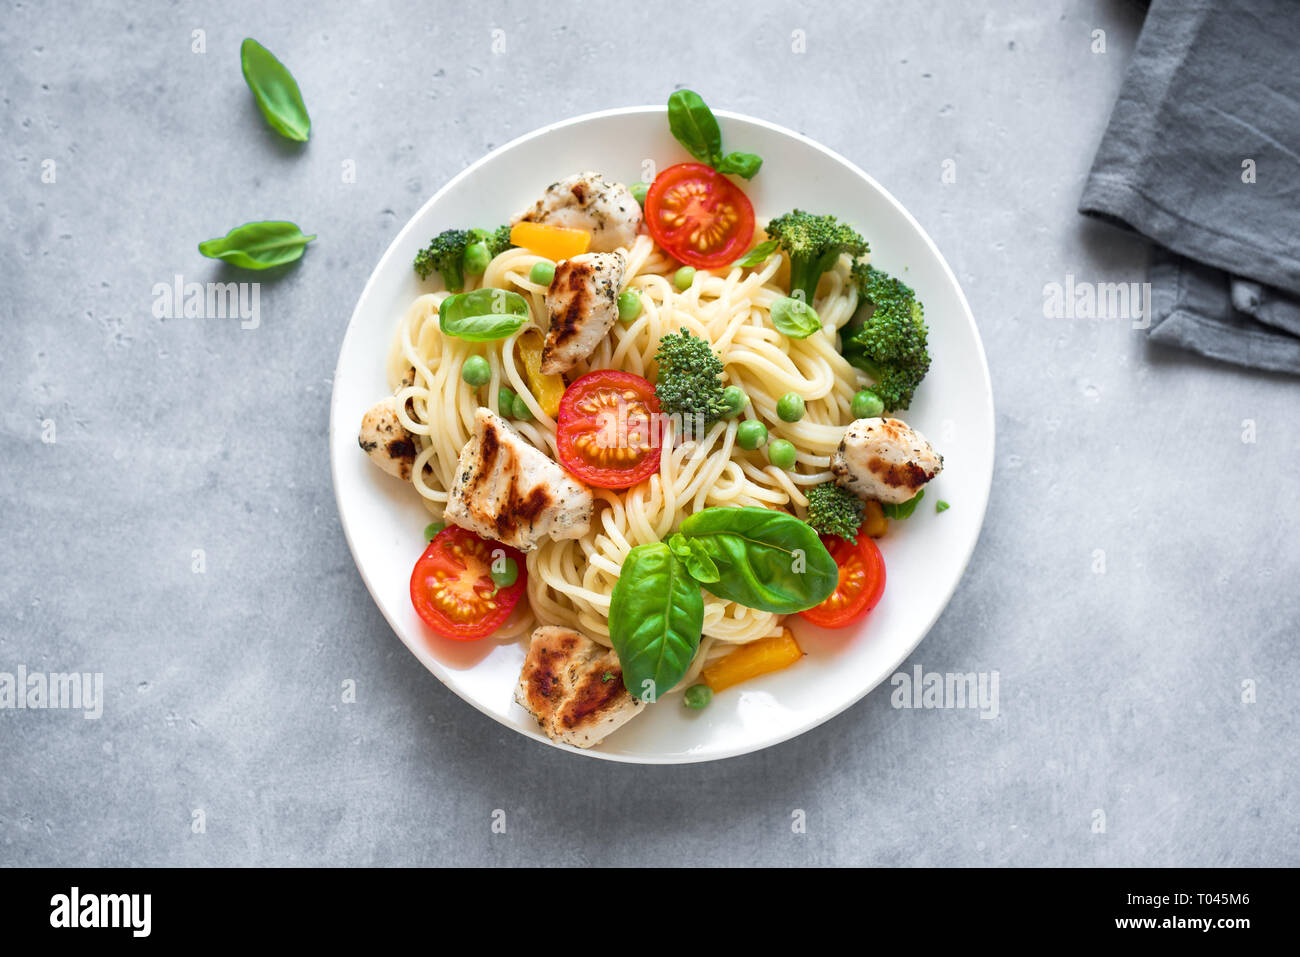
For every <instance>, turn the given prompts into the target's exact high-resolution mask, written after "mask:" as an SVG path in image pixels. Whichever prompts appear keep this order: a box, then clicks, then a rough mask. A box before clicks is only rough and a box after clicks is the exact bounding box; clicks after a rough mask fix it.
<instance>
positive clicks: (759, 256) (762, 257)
mask: <svg viewBox="0 0 1300 957" xmlns="http://www.w3.org/2000/svg"><path fill="white" fill-rule="evenodd" d="M779 245H780V243H778V242H777V241H776V240H775V239H769V240H766V241H765V242H761V243H759V244H758V245H757V246H755V247H754V248H753V249H751V250H750V251H749V252H747V253H745V255H743V256H741V257H740V258H739V259H737V260H736V261H735V262H734V263H732V264H731V265H733V266H740V267H741V268H745V267H748V266H757V265H759V264H761V263H765V262H767V259H768V257H769V256H771V255H772V253H774V252H776V247H777V246H779Z"/></svg>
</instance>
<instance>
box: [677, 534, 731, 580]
mask: <svg viewBox="0 0 1300 957" xmlns="http://www.w3.org/2000/svg"><path fill="white" fill-rule="evenodd" d="M668 548H669V550H670V551H672V553H673V554H674V555H676V556H677V557H678V558H680V559H681V560H682V564H683V565H685V566H686V570H687V571H688V572H690V575H691V577H692V578H694V579H695V580H696V581H697V582H699V583H700V584H701V585H705V584H711V583H712V582H715V581H717V580H718V579H719V578H721V577H722V574H721V572H719V571H718V566H717V563H716V562H714V560H713V559H712V558H711V557H710V556H709V550H708V549H707V548H706V547H705V546H704V543H703V542H701V541H698V540H697V539H694V538H687V537H686V536H685V535H683V534H682V533H681V532H677V533H676V534H674V535H671V536H669V538H668Z"/></svg>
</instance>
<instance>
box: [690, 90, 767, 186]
mask: <svg viewBox="0 0 1300 957" xmlns="http://www.w3.org/2000/svg"><path fill="white" fill-rule="evenodd" d="M668 128H669V129H670V130H672V133H673V136H675V137H676V138H677V142H679V143H681V144H682V148H683V149H685V150H686V152H688V153H690V154H691V155H692V156H694V157H695V158H696V159H697V160H699V161H700V162H701V163H705V164H707V165H709V166H712V167H713V168H714V169H716V170H717V171H718V172H719V173H735V174H736V175H737V176H743V177H744V178H745V179H753V178H754V174H755V173H757V172H758V170H759V167H761V166H762V165H763V160H762V158H761V157H759V156H756V155H755V154H753V153H727V154H726V155H725V156H724V155H723V153H722V130H721V129H719V127H718V118H717V117H716V116H714V115H713V111H712V110H711V109H709V107H708V104H707V103H705V102H704V100H703V98H701V96H700V95H699V94H698V93H696V92H694V91H693V90H678V91H676V92H675V93H673V94H672V96H670V97H668Z"/></svg>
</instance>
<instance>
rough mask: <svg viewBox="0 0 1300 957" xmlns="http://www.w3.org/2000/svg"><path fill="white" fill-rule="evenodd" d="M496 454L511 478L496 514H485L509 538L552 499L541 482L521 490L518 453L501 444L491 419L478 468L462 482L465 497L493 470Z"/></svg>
mask: <svg viewBox="0 0 1300 957" xmlns="http://www.w3.org/2000/svg"><path fill="white" fill-rule="evenodd" d="M498 457H500V458H501V460H502V461H501V465H502V468H503V470H504V474H507V475H511V476H512V478H511V479H510V483H509V487H508V489H507V490H506V501H505V502H503V503H502V507H501V509H500V510H499V511H498V512H497V514H496V515H494V516H487V517H488V518H489V519H490V520H491V521H492V522H493V523H494V524H495V525H496V530H497V535H498V536H499V537H501V538H509V537H510V536H512V535H514V533H515V532H517V531H518V530H519V529H520V528H522V527H523V526H524V525H528V526H530V527H531V526H532V524H533V522H535V521H537V518H538V516H539V515H541V514H542V512H543V511H544V510H545V509H546V508H547V507H549V506H550V505H552V504H553V503H554V502H555V500H554V499H553V498H552V497H551V493H550V492H549V491H547V490H546V488H545V487H543V486H541V485H537V486H534V487H533V488H531V489H529V490H528V491H527V492H526V493H523V494H521V490H520V488H519V478H518V476H519V475H520V474H522V472H523V469H522V467H521V466H520V463H519V456H518V455H517V454H516V452H515V450H514V449H513V448H511V447H510V446H508V445H502V443H501V439H500V437H499V436H498V435H497V430H496V426H494V425H493V424H492V423H490V422H489V423H488V424H487V425H486V426H484V428H483V441H482V443H481V445H480V446H479V467H478V471H477V472H476V473H475V474H474V475H472V476H470V478H469V481H468V482H467V483H466V485H465V493H466V495H467V496H468V497H471V498H472V497H474V496H475V495H477V493H478V489H479V485H480V483H482V482H483V480H484V479H486V478H487V477H488V476H490V475H491V474H492V470H493V468H494V467H495V466H496V463H497V459H498Z"/></svg>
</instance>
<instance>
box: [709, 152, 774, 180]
mask: <svg viewBox="0 0 1300 957" xmlns="http://www.w3.org/2000/svg"><path fill="white" fill-rule="evenodd" d="M762 165H763V157H761V156H759V155H757V154H756V153H728V154H727V155H726V156H724V157H722V161H721V162H719V163H718V165H717V170H718V172H719V173H735V174H736V175H737V176H743V177H744V178H745V179H753V178H754V174H755V173H757V172H758V168H759V167H760V166H762Z"/></svg>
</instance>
